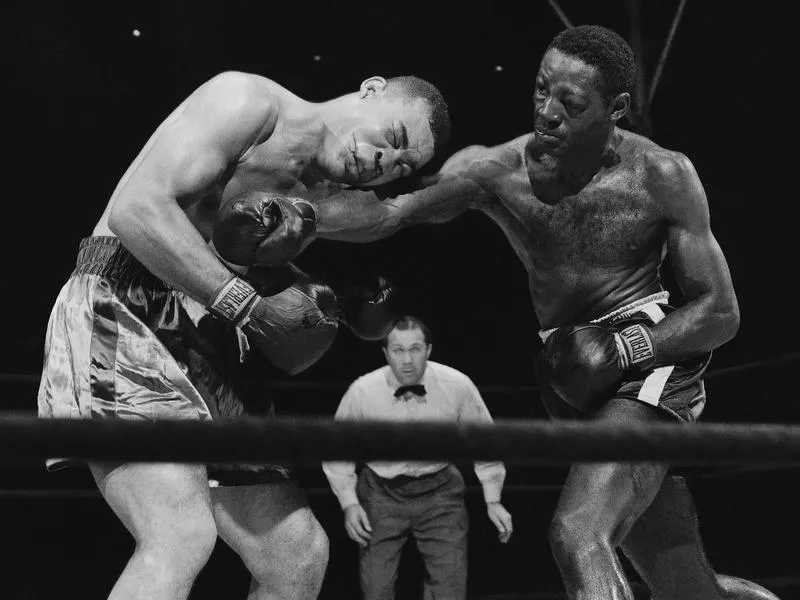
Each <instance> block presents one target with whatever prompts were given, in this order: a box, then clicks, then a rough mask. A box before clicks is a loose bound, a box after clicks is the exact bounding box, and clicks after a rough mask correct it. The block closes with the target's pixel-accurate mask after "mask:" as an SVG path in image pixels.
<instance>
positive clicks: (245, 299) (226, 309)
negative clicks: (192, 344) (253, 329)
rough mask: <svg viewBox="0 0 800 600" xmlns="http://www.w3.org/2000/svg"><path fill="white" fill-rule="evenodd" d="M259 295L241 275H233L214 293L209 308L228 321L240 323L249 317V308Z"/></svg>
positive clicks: (235, 323)
mask: <svg viewBox="0 0 800 600" xmlns="http://www.w3.org/2000/svg"><path fill="white" fill-rule="evenodd" d="M256 297H257V294H256V290H255V288H253V286H252V285H250V284H249V283H247V282H246V281H245V280H244V279H241V278H239V277H235V276H234V277H231V278H230V279H229V280H228V281H227V282H226V283H225V284H224V285H223V286H222V287H221V288H219V289H218V290H217V292H216V293H215V294H214V297H213V299H212V300H211V304H209V305H208V310H209V311H210V312H211V313H212V314H214V315H216V316H218V317H220V318H222V319H225V320H226V321H229V322H231V323H233V324H234V325H238V324H239V323H241V322H242V321H244V320H245V319H246V318H247V315H248V314H249V311H248V309H249V308H250V306H251V305H252V304H253V300H255V298H256Z"/></svg>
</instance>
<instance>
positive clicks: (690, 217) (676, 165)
mask: <svg viewBox="0 0 800 600" xmlns="http://www.w3.org/2000/svg"><path fill="white" fill-rule="evenodd" d="M662 169H663V173H662V175H663V184H661V185H660V188H661V190H660V191H661V194H662V202H663V205H664V207H665V209H666V215H667V226H668V235H667V252H668V254H669V256H670V263H671V265H672V268H673V271H674V275H675V279H676V282H677V283H678V285H679V286H680V288H681V291H682V292H683V293H684V295H685V296H686V299H687V300H689V301H691V300H695V299H699V298H703V297H705V298H707V299H709V300H710V301H711V302H712V305H713V306H714V307H717V308H718V309H720V310H728V309H730V308H731V307H735V306H736V297H735V293H734V290H733V284H732V281H731V275H730V269H729V267H728V263H727V260H726V259H725V255H724V254H723V252H722V249H721V248H720V245H719V243H718V242H717V240H716V238H715V237H714V234H713V232H712V231H711V219H710V215H709V210H708V201H707V199H706V194H705V191H704V190H703V186H702V184H701V182H700V178H699V177H698V175H697V173H696V172H695V170H694V167H693V166H692V164H691V162H690V161H689V160H688V159H687V158H685V157H683V156H678V157H676V158H675V159H673V160H671V161H668V162H667V163H666V164H664V165H662Z"/></svg>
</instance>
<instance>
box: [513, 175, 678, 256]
mask: <svg viewBox="0 0 800 600" xmlns="http://www.w3.org/2000/svg"><path fill="white" fill-rule="evenodd" d="M531 179H532V178H529V177H528V174H527V173H525V172H524V171H523V172H522V173H520V174H519V176H517V177H516V178H515V179H512V180H509V182H507V183H506V185H505V186H504V189H503V190H501V193H502V196H501V197H502V199H503V203H504V204H505V205H506V206H507V207H508V208H509V210H510V211H511V212H512V213H513V214H514V215H515V216H516V217H517V219H519V221H520V222H521V223H522V224H523V225H524V227H525V230H526V231H527V232H528V234H529V236H530V237H529V243H528V244H527V245H528V248H529V251H530V252H531V253H532V254H533V255H534V256H536V257H537V258H539V259H540V260H545V261H546V262H551V261H556V262H563V263H567V264H581V263H583V264H587V265H599V264H605V265H617V266H622V265H623V264H625V263H626V262H627V260H628V259H631V258H635V257H636V256H639V255H640V253H641V252H649V251H650V249H651V247H652V245H653V244H654V243H660V237H659V230H660V225H661V223H662V221H663V215H662V211H661V208H660V206H659V205H658V204H657V203H656V202H655V201H654V200H653V198H652V197H651V196H650V194H649V193H648V192H647V190H646V189H645V187H644V185H643V183H642V181H641V179H640V178H639V177H638V174H637V173H631V172H630V171H628V170H626V169H620V170H618V171H616V172H612V173H608V174H604V175H602V176H600V177H597V178H596V179H595V180H593V181H591V182H590V183H589V184H587V185H585V186H584V187H583V188H581V189H580V190H579V191H578V192H576V193H572V194H563V195H561V197H556V198H557V199H555V201H553V199H552V197H551V199H550V201H551V202H552V203H551V204H546V203H545V202H542V201H541V200H539V198H538V197H537V192H539V194H543V193H547V192H550V191H551V190H549V189H546V188H545V186H546V185H547V181H546V180H544V181H538V182H537V181H536V180H535V179H534V181H533V183H531ZM556 193H557V191H556Z"/></svg>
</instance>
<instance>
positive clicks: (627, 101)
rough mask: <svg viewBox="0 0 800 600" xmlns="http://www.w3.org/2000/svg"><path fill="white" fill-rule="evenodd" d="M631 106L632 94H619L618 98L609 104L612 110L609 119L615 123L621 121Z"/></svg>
mask: <svg viewBox="0 0 800 600" xmlns="http://www.w3.org/2000/svg"><path fill="white" fill-rule="evenodd" d="M630 107H631V95H630V94H629V93H628V92H622V93H621V94H618V95H617V97H616V98H614V99H613V100H612V101H611V104H609V110H610V111H611V112H610V114H609V117H608V118H609V119H611V120H612V121H613V122H614V123H616V122H617V121H619V120H620V119H621V118H622V117H624V116H625V113H627V112H628V109H629V108H630Z"/></svg>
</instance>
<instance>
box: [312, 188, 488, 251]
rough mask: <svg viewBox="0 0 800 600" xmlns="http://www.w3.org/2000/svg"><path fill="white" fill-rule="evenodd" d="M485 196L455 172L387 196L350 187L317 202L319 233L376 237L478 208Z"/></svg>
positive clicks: (360, 239)
mask: <svg viewBox="0 0 800 600" xmlns="http://www.w3.org/2000/svg"><path fill="white" fill-rule="evenodd" d="M485 196H486V194H485V192H483V190H482V189H481V188H480V186H478V185H477V184H476V183H474V182H472V181H470V180H468V179H464V178H461V177H455V176H442V177H437V178H435V180H433V181H432V182H429V185H427V186H426V187H423V188H421V189H418V190H416V191H414V192H411V193H407V194H399V195H397V196H394V197H390V198H384V199H381V198H379V196H378V195H377V194H376V193H375V192H373V191H366V190H347V191H344V192H340V193H338V194H335V195H333V196H330V197H328V198H324V199H321V200H318V201H317V202H316V204H315V207H316V208H317V231H316V235H317V236H319V237H322V238H326V239H336V240H341V241H349V242H370V241H375V240H379V239H382V238H385V237H388V236H390V235H392V234H393V233H395V232H396V231H398V230H400V229H402V228H403V227H406V226H409V225H417V224H425V223H443V222H445V221H449V220H451V219H453V218H455V217H457V216H458V215H460V214H462V213H463V212H465V211H466V210H468V209H470V208H475V207H476V206H477V205H478V204H479V203H480V202H481V201H482V200H483V199H484V198H485Z"/></svg>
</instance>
